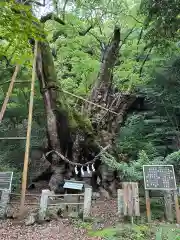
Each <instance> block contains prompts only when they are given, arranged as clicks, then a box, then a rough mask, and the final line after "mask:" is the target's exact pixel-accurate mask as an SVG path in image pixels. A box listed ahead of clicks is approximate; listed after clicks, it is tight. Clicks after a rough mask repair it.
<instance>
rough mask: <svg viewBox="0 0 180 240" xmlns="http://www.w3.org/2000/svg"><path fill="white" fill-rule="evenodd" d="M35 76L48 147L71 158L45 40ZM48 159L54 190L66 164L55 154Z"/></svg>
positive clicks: (61, 181)
mask: <svg viewBox="0 0 180 240" xmlns="http://www.w3.org/2000/svg"><path fill="white" fill-rule="evenodd" d="M37 76H38V79H39V83H40V90H41V93H42V96H43V100H44V107H45V111H46V116H47V138H48V148H49V150H56V151H58V152H60V153H62V154H63V155H64V156H65V155H66V154H67V155H68V157H69V158H72V156H71V155H70V154H71V149H68V148H69V145H70V144H71V136H70V129H69V123H68V116H67V114H66V112H65V111H64V109H63V106H62V105H61V102H60V101H59V99H60V97H61V99H62V98H63V97H62V96H59V94H58V91H56V89H57V87H58V84H57V77H56V73H55V68H54V63H53V59H52V54H51V51H50V47H49V44H48V43H47V42H43V43H42V42H39V44H38V55H37ZM49 159H50V162H51V167H52V171H53V174H52V177H51V179H50V182H49V186H50V188H51V189H52V190H54V191H56V190H57V189H58V185H60V186H62V184H63V181H64V176H65V173H66V164H65V162H64V161H63V160H62V159H60V157H59V156H57V154H51V156H49Z"/></svg>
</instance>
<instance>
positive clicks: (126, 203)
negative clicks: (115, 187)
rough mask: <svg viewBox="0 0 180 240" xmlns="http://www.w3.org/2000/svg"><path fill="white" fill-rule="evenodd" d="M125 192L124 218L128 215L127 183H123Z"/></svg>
mask: <svg viewBox="0 0 180 240" xmlns="http://www.w3.org/2000/svg"><path fill="white" fill-rule="evenodd" d="M122 187H123V191H124V216H127V215H128V189H127V182H123V183H122Z"/></svg>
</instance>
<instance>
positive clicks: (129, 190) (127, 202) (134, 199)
mask: <svg viewBox="0 0 180 240" xmlns="http://www.w3.org/2000/svg"><path fill="white" fill-rule="evenodd" d="M122 188H123V189H118V213H119V215H121V216H130V217H131V221H132V223H133V217H134V216H140V207H139V188H138V183H136V182H123V183H122Z"/></svg>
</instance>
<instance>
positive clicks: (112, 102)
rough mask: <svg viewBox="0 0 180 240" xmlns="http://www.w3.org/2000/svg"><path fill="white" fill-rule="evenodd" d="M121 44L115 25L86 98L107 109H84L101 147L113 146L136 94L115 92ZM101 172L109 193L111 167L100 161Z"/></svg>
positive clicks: (103, 184) (89, 107)
mask: <svg viewBox="0 0 180 240" xmlns="http://www.w3.org/2000/svg"><path fill="white" fill-rule="evenodd" d="M119 47H120V28H118V27H115V29H114V34H113V37H112V40H111V42H110V43H109V45H108V46H107V47H106V51H105V52H104V57H103V59H102V63H101V68H100V71H99V76H98V78H97V81H96V83H95V86H94V88H93V90H92V92H91V95H90V97H89V100H91V101H92V102H94V103H96V104H98V105H101V106H102V107H104V108H106V109H109V111H108V110H104V109H101V110H99V108H98V107H96V106H94V105H88V106H87V104H86V106H85V108H84V109H88V112H87V114H88V115H89V117H90V119H91V121H92V123H93V126H95V127H96V131H97V134H98V137H99V139H101V145H102V146H103V147H104V146H106V145H108V144H111V145H113V141H114V139H115V136H116V134H117V132H118V131H119V128H120V126H121V125H122V124H123V121H124V118H125V115H126V113H127V110H128V108H129V107H130V106H131V104H132V103H133V102H134V100H135V97H134V96H132V95H131V94H130V93H127V94H123V93H120V92H117V91H116V90H115V89H114V87H113V69H114V67H115V64H116V62H117V61H118V53H119ZM100 173H101V177H102V186H103V187H104V188H105V189H108V190H109V191H110V192H114V190H115V189H114V187H115V183H114V182H115V174H114V171H113V169H111V168H109V167H108V166H107V165H105V164H101V166H100Z"/></svg>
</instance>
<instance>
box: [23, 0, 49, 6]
mask: <svg viewBox="0 0 180 240" xmlns="http://www.w3.org/2000/svg"><path fill="white" fill-rule="evenodd" d="M27 3H34V4H36V5H38V6H40V7H45V6H46V0H43V3H40V2H37V1H35V0H26V1H25V2H24V3H23V4H27Z"/></svg>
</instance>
